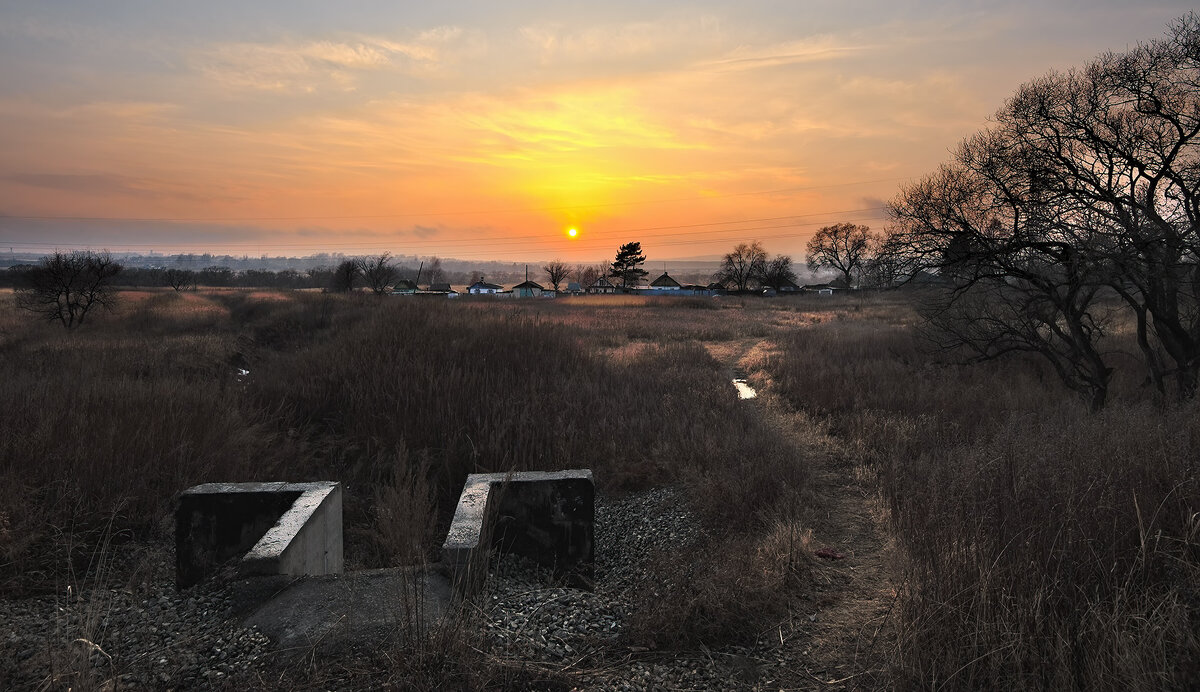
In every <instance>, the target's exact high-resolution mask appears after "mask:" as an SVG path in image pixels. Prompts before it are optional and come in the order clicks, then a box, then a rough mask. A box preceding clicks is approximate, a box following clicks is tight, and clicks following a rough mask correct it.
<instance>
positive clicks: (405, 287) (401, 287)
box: [392, 279, 417, 296]
mask: <svg viewBox="0 0 1200 692" xmlns="http://www.w3.org/2000/svg"><path fill="white" fill-rule="evenodd" d="M416 292H417V282H415V281H409V280H408V279H400V280H399V281H397V282H396V283H394V284H392V295H394V296H411V295H412V294H414V293H416Z"/></svg>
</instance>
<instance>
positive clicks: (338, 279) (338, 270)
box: [332, 259, 363, 293]
mask: <svg viewBox="0 0 1200 692" xmlns="http://www.w3.org/2000/svg"><path fill="white" fill-rule="evenodd" d="M362 269H363V262H362V260H357V259H349V260H343V261H342V262H341V263H339V264H338V266H336V267H334V269H333V277H332V278H333V286H332V288H333V290H334V291H337V292H339V293H345V292H347V291H353V290H354V283H355V282H356V281H357V280H358V277H359V275H360V274H361V273H362Z"/></svg>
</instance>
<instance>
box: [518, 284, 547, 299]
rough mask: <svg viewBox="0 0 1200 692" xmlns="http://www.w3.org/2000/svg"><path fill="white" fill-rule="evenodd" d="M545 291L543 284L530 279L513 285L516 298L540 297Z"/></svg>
mask: <svg viewBox="0 0 1200 692" xmlns="http://www.w3.org/2000/svg"><path fill="white" fill-rule="evenodd" d="M545 291H546V289H545V288H542V285H541V284H539V283H537V282H536V281H530V280H529V279H526V280H524V281H522V282H521V283H519V284H517V285H516V286H513V287H512V293H513V297H514V298H539V297H541V295H542V294H543V293H544V292H545Z"/></svg>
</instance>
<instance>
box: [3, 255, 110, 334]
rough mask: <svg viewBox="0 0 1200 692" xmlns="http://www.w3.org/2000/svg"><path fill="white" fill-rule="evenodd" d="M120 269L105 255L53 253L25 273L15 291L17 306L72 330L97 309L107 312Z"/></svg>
mask: <svg viewBox="0 0 1200 692" xmlns="http://www.w3.org/2000/svg"><path fill="white" fill-rule="evenodd" d="M120 271H121V265H120V264H118V263H117V262H116V261H114V260H113V259H112V257H111V256H110V255H109V254H108V253H100V254H97V253H94V252H90V251H87V252H85V251H79V250H77V251H74V252H70V253H64V252H55V253H54V254H53V255H49V256H47V257H43V258H42V261H41V262H40V263H39V264H38V265H37V266H35V267H32V268H31V269H28V270H26V271H25V273H24V276H23V277H22V279H23V281H22V285H21V286H19V287H18V288H17V304H18V305H19V306H20V307H21V308H23V309H25V310H28V311H30V312H32V313H34V314H37V315H40V316H41V317H43V318H45V319H47V320H50V321H51V322H60V323H61V324H62V325H63V327H66V328H67V329H73V328H75V327H78V326H79V325H81V324H83V321H84V318H86V317H87V314H88V312H90V311H91V310H92V308H94V307H96V306H97V305H99V306H102V307H105V308H111V307H112V305H113V302H114V300H115V297H116V295H115V291H113V288H112V280H113V277H115V276H116V275H117V274H118V273H120Z"/></svg>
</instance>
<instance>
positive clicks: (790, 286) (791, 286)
mask: <svg viewBox="0 0 1200 692" xmlns="http://www.w3.org/2000/svg"><path fill="white" fill-rule="evenodd" d="M799 291H800V286H799V285H798V284H797V283H796V282H795V281H792V280H791V279H789V278H787V277H786V276H785V277H783V278H782V279H780V281H779V292H780V293H798V292H799Z"/></svg>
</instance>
